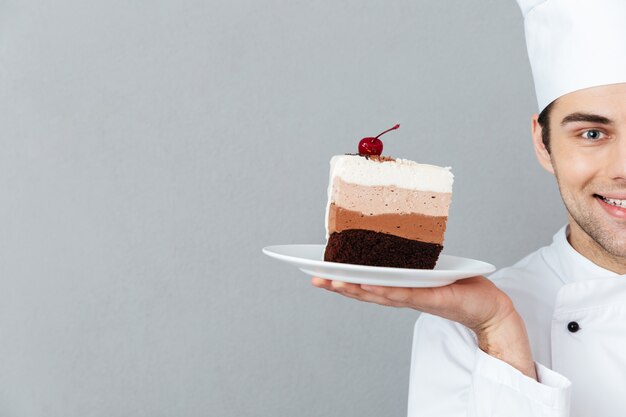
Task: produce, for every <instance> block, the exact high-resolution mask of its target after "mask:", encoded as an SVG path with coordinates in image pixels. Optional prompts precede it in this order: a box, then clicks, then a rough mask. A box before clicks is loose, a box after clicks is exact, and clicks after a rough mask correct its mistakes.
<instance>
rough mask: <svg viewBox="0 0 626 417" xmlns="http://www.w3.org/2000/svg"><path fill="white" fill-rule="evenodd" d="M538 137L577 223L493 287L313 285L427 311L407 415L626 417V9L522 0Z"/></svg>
mask: <svg viewBox="0 0 626 417" xmlns="http://www.w3.org/2000/svg"><path fill="white" fill-rule="evenodd" d="M518 3H519V5H520V7H521V9H522V12H523V14H524V18H525V29H526V42H527V47H528V55H529V58H530V62H531V67H532V71H533V77H534V81H535V90H536V93H537V101H538V104H539V113H538V114H535V115H534V116H533V117H532V138H533V144H534V149H535V153H536V155H537V158H538V160H539V163H540V164H541V165H542V166H543V167H544V168H545V169H546V170H548V171H549V172H551V173H553V174H554V176H555V178H556V181H557V183H558V185H559V190H560V193H561V197H562V199H563V202H564V204H565V207H566V208H567V212H568V216H567V217H568V218H567V224H566V225H565V226H564V227H563V228H562V229H561V230H559V231H558V232H557V233H556V234H555V235H554V239H553V242H552V244H551V245H549V246H546V247H543V248H540V249H539V250H537V251H536V252H534V253H532V254H530V255H528V256H527V257H525V258H524V259H522V260H521V261H519V262H518V263H517V264H515V265H513V266H512V267H509V268H505V269H502V270H500V271H498V272H497V273H495V274H494V275H493V276H491V277H490V280H487V279H486V278H484V277H474V278H469V279H464V280H460V281H457V282H456V283H454V284H451V285H448V286H445V287H439V288H391V287H377V286H366V285H357V284H348V283H343V282H338V281H330V280H325V279H321V278H313V285H315V286H317V287H320V288H325V289H327V290H330V291H334V292H338V293H340V294H343V295H345V296H347V297H351V298H355V299H358V300H362V301H368V302H374V303H378V304H382V305H387V306H395V307H410V308H414V309H416V310H419V311H422V312H424V313H423V314H422V315H421V316H420V318H419V319H418V321H417V323H416V325H415V333H414V339H413V354H412V362H411V375H410V387H409V404H408V415H409V417H417V416H420V417H422V416H475V417H481V416H507V417H515V416H525V417H528V416H546V417H548V416H549V417H556V416H574V417H582V416H601V417H611V416H624V415H626V0H518Z"/></svg>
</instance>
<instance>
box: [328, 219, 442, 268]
mask: <svg viewBox="0 0 626 417" xmlns="http://www.w3.org/2000/svg"><path fill="white" fill-rule="evenodd" d="M442 249H443V246H442V245H439V244H436V243H426V242H419V241H416V240H411V239H405V238H402V237H399V236H394V235H388V234H385V233H378V232H373V231H371V230H360V229H351V230H345V231H343V232H340V233H333V234H331V235H330V237H329V238H328V243H327V244H326V251H325V252H324V260H325V261H327V262H340V263H348V264H358V265H368V266H387V267H395V268H414V269H433V268H434V267H435V264H436V263H437V258H438V257H439V253H441V250H442Z"/></svg>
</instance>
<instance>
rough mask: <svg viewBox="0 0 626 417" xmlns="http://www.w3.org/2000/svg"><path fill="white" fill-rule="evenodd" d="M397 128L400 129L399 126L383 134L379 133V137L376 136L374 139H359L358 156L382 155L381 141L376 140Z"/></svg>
mask: <svg viewBox="0 0 626 417" xmlns="http://www.w3.org/2000/svg"><path fill="white" fill-rule="evenodd" d="M399 127H400V125H395V126H394V127H392V128H391V129H387V130H385V131H384V132H383V133H381V134H380V135H378V136H376V137H374V138H363V139H361V141H360V142H359V154H360V155H380V154H382V153H383V141H382V140H380V139H378V138H379V137H380V136H382V135H384V134H385V133H387V132H389V131H391V130H396V129H397V128H399Z"/></svg>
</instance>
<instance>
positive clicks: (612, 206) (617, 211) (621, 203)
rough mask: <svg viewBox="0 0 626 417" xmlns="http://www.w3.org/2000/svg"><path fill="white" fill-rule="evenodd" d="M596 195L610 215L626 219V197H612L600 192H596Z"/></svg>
mask: <svg viewBox="0 0 626 417" xmlns="http://www.w3.org/2000/svg"><path fill="white" fill-rule="evenodd" d="M594 197H595V198H596V200H597V201H598V202H599V203H600V205H601V206H602V208H604V209H605V210H606V211H607V212H608V213H609V214H610V215H612V216H614V217H617V218H619V219H626V198H610V197H605V196H602V195H600V194H594ZM620 197H621V196H620Z"/></svg>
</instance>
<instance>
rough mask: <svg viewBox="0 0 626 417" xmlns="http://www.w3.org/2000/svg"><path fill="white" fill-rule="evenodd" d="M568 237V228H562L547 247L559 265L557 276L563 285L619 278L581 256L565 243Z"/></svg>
mask: <svg viewBox="0 0 626 417" xmlns="http://www.w3.org/2000/svg"><path fill="white" fill-rule="evenodd" d="M568 236H569V226H568V225H566V226H563V227H562V228H561V230H559V231H558V232H557V233H556V234H555V235H554V238H553V240H552V245H550V246H549V250H550V252H552V254H553V255H554V257H555V258H556V259H553V260H555V261H556V262H557V263H558V264H559V267H560V268H559V269H560V272H561V273H560V274H557V275H558V276H559V278H560V279H561V281H563V283H564V284H571V283H574V282H581V281H587V280H592V279H602V278H613V277H617V276H619V275H618V274H617V273H615V272H612V271H609V270H608V269H604V268H602V267H600V266H598V265H596V264H595V263H593V262H592V261H590V260H589V259H587V258H585V257H584V256H583V255H581V254H580V253H578V252H577V251H576V249H574V248H573V247H572V245H570V243H569V242H568V241H567V237H568Z"/></svg>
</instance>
